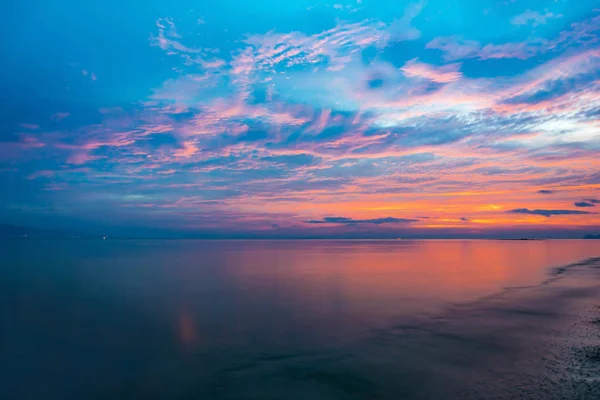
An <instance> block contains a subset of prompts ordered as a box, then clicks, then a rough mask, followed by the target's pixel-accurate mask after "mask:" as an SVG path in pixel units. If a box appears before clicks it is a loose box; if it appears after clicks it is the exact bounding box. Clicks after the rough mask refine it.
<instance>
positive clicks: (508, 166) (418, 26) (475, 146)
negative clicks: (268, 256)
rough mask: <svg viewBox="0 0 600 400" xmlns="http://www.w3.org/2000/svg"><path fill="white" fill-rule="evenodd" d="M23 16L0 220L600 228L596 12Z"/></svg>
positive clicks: (68, 6)
mask: <svg viewBox="0 0 600 400" xmlns="http://www.w3.org/2000/svg"><path fill="white" fill-rule="evenodd" d="M37 3H38V4H36V5H35V6H27V7H25V5H15V9H14V10H13V11H12V12H14V13H15V16H14V17H13V18H9V20H8V21H7V26H5V29H8V30H9V31H10V32H11V34H10V35H7V34H5V35H3V36H4V37H5V41H6V45H5V46H3V47H4V49H3V52H5V55H9V56H7V57H3V60H4V61H3V63H2V65H0V72H1V73H2V79H3V81H4V85H3V88H4V89H3V91H2V93H1V94H0V96H1V97H0V98H1V99H2V100H1V101H2V104H3V107H2V108H3V111H2V117H1V125H2V130H1V131H0V183H1V184H2V187H3V190H2V192H3V195H2V197H1V199H0V210H1V211H0V213H1V216H2V222H6V223H10V224H15V225H20V226H31V227H41V228H51V229H57V228H61V229H62V228H68V229H73V230H77V231H84V232H98V233H102V234H104V232H106V233H107V234H110V235H122V236H127V235H133V236H135V235H150V236H162V235H175V236H177V235H184V236H192V237H196V236H198V237H210V238H212V237H257V238H258V237H275V238H279V237H281V238H284V237H337V236H339V237H367V238H368V237H390V238H395V237H405V236H409V237H410V236H412V237H459V236H469V237H479V236H481V237H494V236H515V235H517V236H519V235H521V233H523V234H525V233H527V234H528V235H535V236H541V237H546V236H549V237H581V236H582V235H584V234H586V233H596V232H597V231H598V230H599V228H600V214H599V213H598V211H599V210H600V72H599V71H600V9H598V4H597V2H596V1H593V0H581V1H577V2H574V1H567V0H556V1H536V0H526V1H493V0H477V1H475V0H473V1H463V0H429V1H425V0H421V1H419V0H410V1H405V0H401V1H383V0H351V1H342V0H337V1H335V2H331V1H307V0H289V1H280V2H275V1H270V0H258V1H253V2H248V1H241V0H240V1H229V2H206V1H205V2H202V1H201V2H197V1H196V2H192V1H182V2H156V1H150V2H140V3H139V4H137V5H132V4H130V3H127V2H124V3H123V2H119V3H117V2H109V3H111V4H112V5H107V4H106V3H105V2H98V3H94V4H87V3H88V2H82V3H86V4H80V2H74V1H66V2H61V5H60V6H58V5H56V4H52V5H51V3H49V2H37ZM113 3H114V4H113ZM51 38H52V40H51ZM182 318H183V317H182ZM185 321H186V320H185V318H183V319H182V326H183V328H182V330H183V331H184V333H185V332H187V331H188V330H189V329H188V328H187V323H186V322H185ZM185 335H186V337H188V336H191V334H188V333H185Z"/></svg>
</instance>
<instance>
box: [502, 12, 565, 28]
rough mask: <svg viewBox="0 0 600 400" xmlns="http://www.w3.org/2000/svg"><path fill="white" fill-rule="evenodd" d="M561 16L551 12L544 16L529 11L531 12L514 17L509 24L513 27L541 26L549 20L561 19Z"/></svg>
mask: <svg viewBox="0 0 600 400" xmlns="http://www.w3.org/2000/svg"><path fill="white" fill-rule="evenodd" d="M561 17H562V15H560V14H558V15H557V14H554V13H551V12H546V13H545V14H540V13H539V12H537V11H531V10H527V11H525V12H524V13H522V14H519V15H517V16H515V17H513V18H512V19H511V20H510V23H511V24H513V25H529V24H531V25H533V26H538V25H542V24H545V23H546V22H547V21H548V20H549V19H556V18H561Z"/></svg>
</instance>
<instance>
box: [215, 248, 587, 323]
mask: <svg viewBox="0 0 600 400" xmlns="http://www.w3.org/2000/svg"><path fill="white" fill-rule="evenodd" d="M597 254H598V251H597V250H594V246H592V244H591V243H589V242H584V241H491V240H490V241H486V240H479V241H477V240H475V241H460V240H456V241H305V242H285V243H274V244H271V245H266V244H261V243H256V245H255V247H250V246H247V247H245V248H244V249H240V250H239V251H232V252H229V253H228V256H227V257H228V266H229V267H228V268H227V273H228V275H229V277H230V278H231V279H234V280H236V281H237V282H238V285H239V287H240V288H242V289H241V290H243V291H244V292H248V291H250V292H253V293H255V294H256V296H264V295H265V293H271V294H277V296H279V297H280V298H282V299H283V298H285V299H286V300H289V301H292V302H293V303H294V304H296V305H297V307H298V308H302V309H308V310H310V311H311V312H314V313H323V312H325V313H326V312H335V310H340V309H343V311H345V312H352V313H360V314H381V313H390V314H396V313H398V312H404V311H407V312H408V311H416V310H419V311H433V310H434V309H436V308H438V307H440V306H441V305H447V304H448V303H460V302H467V301H471V300H475V299H477V298H479V297H482V296H487V295H489V294H490V293H494V292H497V291H500V290H502V289H503V288H506V287H515V286H527V285H535V284H537V283H539V282H540V281H541V280H543V279H544V277H545V275H546V274H547V272H548V267H551V266H557V265H562V264H566V263H569V262H573V261H575V260H579V259H582V258H585V257H588V256H593V255H597ZM247 294H248V293H247ZM249 295H252V293H249Z"/></svg>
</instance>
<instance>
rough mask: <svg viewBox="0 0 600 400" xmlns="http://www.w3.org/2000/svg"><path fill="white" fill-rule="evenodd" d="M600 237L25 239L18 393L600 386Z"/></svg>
mask: <svg viewBox="0 0 600 400" xmlns="http://www.w3.org/2000/svg"><path fill="white" fill-rule="evenodd" d="M599 257H600V241H597V240H526V241H511V240H298V241H293V240H289V241H288V240H274V241H265V240H227V241H217V240H214V241H213V240H110V239H109V240H25V239H23V240H7V241H3V242H0V271H1V272H0V323H1V328H0V398H2V399H6V400H8V399H36V400H37V399H60V400H65V399H207V400H212V399H257V400H258V399H265V400H267V399H268V400H271V399H292V400H295V399H311V400H320V399H336V400H337V399H340V400H341V399H344V400H352V399H394V400H396V399H457V400H458V399H460V400H465V399H467V400H468V399H598V398H600V258H599Z"/></svg>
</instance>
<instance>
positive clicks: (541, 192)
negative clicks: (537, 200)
mask: <svg viewBox="0 0 600 400" xmlns="http://www.w3.org/2000/svg"><path fill="white" fill-rule="evenodd" d="M554 192H555V191H554V190H546V189H542V190H538V193H539V194H552V193H554Z"/></svg>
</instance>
